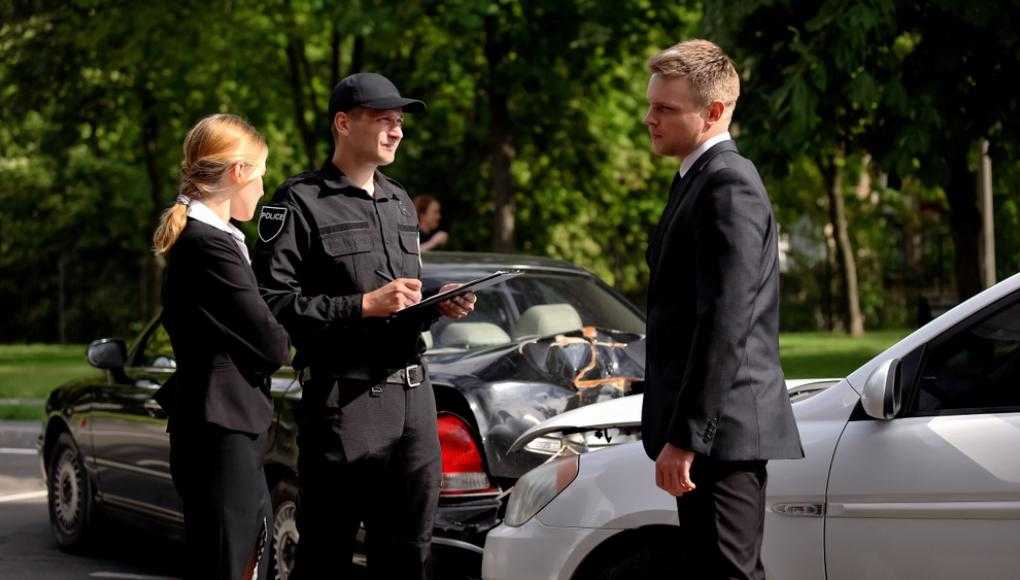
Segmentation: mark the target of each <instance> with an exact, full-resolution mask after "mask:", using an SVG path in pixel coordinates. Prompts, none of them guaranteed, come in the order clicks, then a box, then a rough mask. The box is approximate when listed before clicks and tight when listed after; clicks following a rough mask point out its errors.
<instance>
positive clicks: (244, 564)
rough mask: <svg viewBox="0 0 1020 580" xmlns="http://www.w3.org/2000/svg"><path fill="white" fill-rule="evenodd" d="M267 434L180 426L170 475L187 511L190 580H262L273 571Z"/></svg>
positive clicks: (187, 572) (175, 432)
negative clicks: (251, 575)
mask: <svg viewBox="0 0 1020 580" xmlns="http://www.w3.org/2000/svg"><path fill="white" fill-rule="evenodd" d="M265 445H266V434H265V433H262V434H260V435H257V436H256V435H252V434H250V433H243V432H240V431H231V430H229V429H225V428H223V427H220V426H218V425H214V424H212V423H204V422H191V423H185V424H179V425H174V427H173V430H172V431H171V433H170V473H171V475H172V476H173V480H174V487H176V488H177V493H178V495H179V496H180V497H181V502H182V504H183V508H184V541H185V549H186V553H187V563H186V564H185V566H186V568H185V578H187V579H189V580H197V579H203V580H204V579H217V580H240V579H242V577H243V580H249V579H248V577H245V572H246V571H247V570H248V569H249V565H250V563H251V561H252V558H253V557H254V558H256V559H257V561H258V576H257V578H258V579H259V580H264V579H265V578H266V577H267V575H266V572H267V569H268V568H269V534H270V533H271V527H270V525H269V516H270V514H271V513H272V507H271V504H270V500H269V489H268V487H267V486H266V476H265V473H264V472H263V469H262V460H263V454H264V452H265Z"/></svg>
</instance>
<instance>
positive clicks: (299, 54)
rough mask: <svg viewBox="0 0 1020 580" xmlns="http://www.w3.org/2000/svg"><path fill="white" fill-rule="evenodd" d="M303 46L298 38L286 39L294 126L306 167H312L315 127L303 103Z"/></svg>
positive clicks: (313, 163)
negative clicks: (298, 136)
mask: <svg viewBox="0 0 1020 580" xmlns="http://www.w3.org/2000/svg"><path fill="white" fill-rule="evenodd" d="M304 50H305V47H304V44H303V43H302V42H301V40H300V39H298V38H296V37H294V36H291V37H290V38H288V39H287V49H286V52H287V72H289V73H290V94H291V101H292V102H293V104H294V126H295V127H297V130H298V132H299V133H300V134H301V142H302V144H303V145H304V150H305V159H306V160H307V161H308V166H307V168H308V169H314V168H315V167H316V164H315V145H316V141H317V139H316V138H315V137H316V136H315V129H314V128H313V127H312V126H311V125H309V123H308V118H307V116H306V107H305V103H306V102H307V100H306V98H305V81H304V79H303V78H302V76H303V75H302V68H303V67H302V64H301V63H302V60H304V59H303V53H304Z"/></svg>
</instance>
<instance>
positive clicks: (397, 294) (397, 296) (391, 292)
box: [361, 270, 421, 317]
mask: <svg viewBox="0 0 1020 580" xmlns="http://www.w3.org/2000/svg"><path fill="white" fill-rule="evenodd" d="M376 273H377V274H379V275H380V276H382V277H383V278H385V279H387V280H389V281H390V282H389V283H388V284H386V285H385V286H383V287H382V288H379V289H377V290H373V291H372V292H367V293H365V294H364V295H363V296H362V297H361V315H362V316H364V317H370V316H377V317H385V316H389V315H391V314H393V313H394V312H398V311H400V310H403V309H404V308H407V307H408V306H411V305H414V304H417V303H419V302H421V280H418V279H416V278H397V279H396V280H394V279H393V278H392V277H391V276H388V275H387V274H386V273H384V272H382V271H380V270H376Z"/></svg>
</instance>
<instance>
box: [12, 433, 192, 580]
mask: <svg viewBox="0 0 1020 580" xmlns="http://www.w3.org/2000/svg"><path fill="white" fill-rule="evenodd" d="M38 433H39V425H38V424H37V423H33V422H29V423H23V422H8V421H4V422H0V578H4V579H11V580H15V579H21V578H26V579H33V580H34V579H44V580H65V579H71V578H75V579H79V578H121V579H144V580H154V579H166V578H179V577H180V566H179V565H178V562H180V561H181V545H180V544H179V543H176V542H171V541H169V540H166V539H164V538H161V537H155V536H152V535H149V534H145V533H141V532H140V531H139V530H137V529H116V528H113V527H112V526H108V527H107V528H106V529H104V530H103V541H102V543H101V545H99V546H97V547H95V548H92V549H89V550H87V551H84V552H81V553H75V554H67V553H65V552H62V551H61V550H60V549H59V548H58V547H57V543H56V541H55V540H54V539H53V535H52V534H51V533H50V528H49V516H48V514H47V508H46V492H45V487H44V486H43V481H42V474H41V472H40V468H39V459H38V456H37V455H36V453H35V439H36V436H37V435H38Z"/></svg>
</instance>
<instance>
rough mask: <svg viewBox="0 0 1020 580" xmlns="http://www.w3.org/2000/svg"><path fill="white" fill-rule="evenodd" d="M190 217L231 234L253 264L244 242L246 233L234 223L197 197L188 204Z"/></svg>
mask: <svg viewBox="0 0 1020 580" xmlns="http://www.w3.org/2000/svg"><path fill="white" fill-rule="evenodd" d="M188 217H190V218H193V219H196V220H198V221H200V222H202V223H204V224H206V225H210V226H212V227H214V228H216V229H218V230H221V231H224V232H227V233H228V234H230V236H231V237H232V238H234V241H235V242H237V247H238V248H240V249H241V254H243V255H244V259H245V260H248V263H249V264H251V256H249V255H248V245H247V244H245V243H244V234H243V233H242V232H241V230H239V229H237V227H236V226H234V224H232V223H230V222H225V221H223V220H222V219H221V218H220V216H218V215H216V213H215V212H213V210H211V209H209V206H207V205H205V204H204V203H202V202H200V201H198V200H197V199H193V200H191V203H189V204H188Z"/></svg>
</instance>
